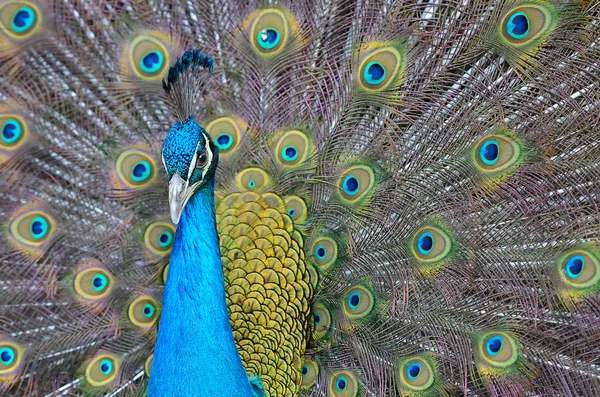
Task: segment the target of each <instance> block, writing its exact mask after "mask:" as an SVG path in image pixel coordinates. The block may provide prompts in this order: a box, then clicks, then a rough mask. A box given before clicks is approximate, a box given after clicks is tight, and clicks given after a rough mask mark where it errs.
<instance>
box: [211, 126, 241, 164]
mask: <svg viewBox="0 0 600 397" xmlns="http://www.w3.org/2000/svg"><path fill="white" fill-rule="evenodd" d="M240 123H241V122H238V121H236V120H235V119H234V118H231V117H221V118H218V119H216V120H213V121H211V122H210V123H209V124H208V125H207V126H206V132H208V134H209V135H210V137H211V138H212V140H213V142H214V143H215V146H217V147H218V148H219V156H220V157H225V158H227V157H228V156H229V155H231V154H232V153H233V152H235V151H236V149H237V148H238V146H239V144H240V140H241V138H242V126H241V125H240Z"/></svg>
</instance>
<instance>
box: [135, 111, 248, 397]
mask: <svg viewBox="0 0 600 397" xmlns="http://www.w3.org/2000/svg"><path fill="white" fill-rule="evenodd" d="M207 143H208V144H207ZM162 154H163V161H164V164H165V168H166V170H167V173H168V175H169V179H170V185H172V184H173V183H177V184H180V185H178V186H181V189H182V190H180V191H179V192H178V193H182V194H183V195H181V194H174V195H170V199H171V204H172V205H173V203H176V204H177V205H179V204H181V202H180V200H184V202H183V206H182V213H181V217H180V218H179V219H178V220H179V224H178V227H177V232H176V234H175V239H174V243H173V249H172V252H171V260H170V264H169V275H168V279H167V283H166V285H165V292H164V297H163V306H162V315H161V322H160V328H159V333H158V339H157V342H156V347H155V350H154V360H153V366H152V377H151V378H150V385H149V396H150V397H164V396H181V395H187V396H240V397H254V396H255V393H254V391H253V389H254V387H255V386H253V385H251V382H250V380H249V379H248V375H247V374H246V371H245V369H244V367H243V365H242V362H241V360H240V357H239V354H238V351H237V349H236V345H235V342H234V339H233V335H232V330H231V325H230V323H229V315H228V312H227V305H226V302H225V289H224V278H223V264H222V262H221V255H220V250H219V238H218V235H217V230H216V225H215V207H214V172H215V168H216V164H217V156H218V149H217V148H216V147H215V146H214V145H213V144H212V142H211V141H210V140H209V138H208V135H207V134H206V133H205V132H204V130H203V129H202V127H200V126H199V125H198V124H197V123H196V122H195V121H194V119H193V118H191V117H190V118H189V119H188V120H187V121H186V122H185V123H180V122H178V123H177V124H175V126H174V127H173V129H172V130H171V132H170V133H169V135H168V136H167V138H166V140H165V143H164V145H163V149H162ZM202 155H204V156H205V158H204V160H202V157H201V156H202ZM194 161H195V162H196V163H193V162H194ZM190 169H191V170H193V171H191V172H190V171H189V170H190ZM188 177H189V179H188ZM187 192H189V193H187ZM187 195H189V197H188V198H187V200H189V201H187V200H186V199H183V198H182V197H187ZM144 309H146V308H144ZM149 311H150V312H152V313H153V311H154V308H150V310H149ZM152 313H148V315H151V314H152ZM145 314H146V313H145ZM257 382H258V383H257ZM254 383H255V384H260V382H259V381H257V380H254Z"/></svg>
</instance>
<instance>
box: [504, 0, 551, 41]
mask: <svg viewBox="0 0 600 397" xmlns="http://www.w3.org/2000/svg"><path fill="white" fill-rule="evenodd" d="M552 25H553V16H552V11H551V10H550V9H549V8H547V7H545V6H543V5H541V4H524V5H521V6H518V7H515V8H513V9H512V10H510V11H509V12H508V13H506V14H505V16H504V18H503V19H502V37H504V39H505V40H506V41H507V42H508V43H509V44H510V45H512V46H517V47H520V46H525V45H528V44H535V43H538V42H539V41H540V40H541V39H542V38H543V36H545V35H546V34H547V33H549V31H550V30H551V27H552Z"/></svg>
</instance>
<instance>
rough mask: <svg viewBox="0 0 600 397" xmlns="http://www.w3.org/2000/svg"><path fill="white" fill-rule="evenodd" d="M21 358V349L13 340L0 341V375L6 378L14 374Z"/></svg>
mask: <svg viewBox="0 0 600 397" xmlns="http://www.w3.org/2000/svg"><path fill="white" fill-rule="evenodd" d="M22 358H23V350H22V349H21V347H20V346H19V345H17V344H16V343H13V342H8V341H4V342H2V343H0V377H2V378H4V379H6V378H7V377H12V376H14V375H15V374H16V371H17V370H18V368H19V366H20V365H21V361H22Z"/></svg>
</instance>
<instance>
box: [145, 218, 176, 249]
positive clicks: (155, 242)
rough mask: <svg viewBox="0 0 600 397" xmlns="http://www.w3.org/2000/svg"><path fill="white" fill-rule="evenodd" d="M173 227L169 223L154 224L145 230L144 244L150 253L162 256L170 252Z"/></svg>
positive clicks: (173, 234) (173, 233) (173, 232)
mask: <svg viewBox="0 0 600 397" xmlns="http://www.w3.org/2000/svg"><path fill="white" fill-rule="evenodd" d="M174 236H175V227H174V226H173V224H171V223H169V222H154V223H153V224H151V225H150V226H148V227H147V228H146V232H145V233H144V243H145V244H146V248H148V249H149V250H150V251H151V252H152V253H154V254H156V255H158V256H163V255H166V254H168V253H169V252H171V247H172V246H173V238H174Z"/></svg>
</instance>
